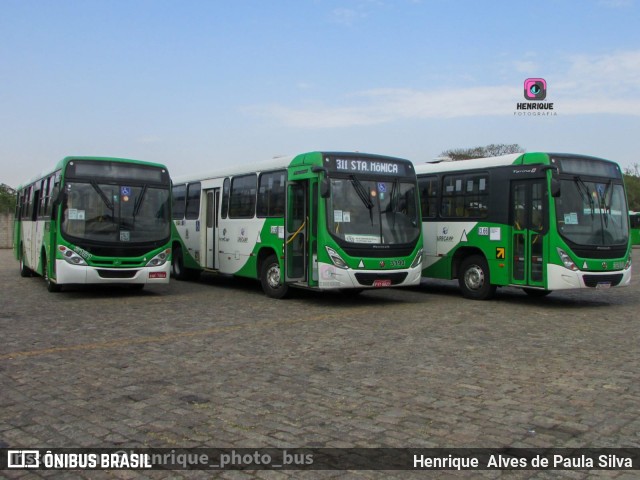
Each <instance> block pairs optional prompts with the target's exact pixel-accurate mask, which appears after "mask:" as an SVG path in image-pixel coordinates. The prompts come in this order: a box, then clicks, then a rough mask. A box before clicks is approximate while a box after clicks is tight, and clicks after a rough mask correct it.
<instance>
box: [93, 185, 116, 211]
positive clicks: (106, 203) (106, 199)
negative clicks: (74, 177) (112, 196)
mask: <svg viewBox="0 0 640 480" xmlns="http://www.w3.org/2000/svg"><path fill="white" fill-rule="evenodd" d="M89 183H91V186H92V187H93V189H94V190H95V191H96V192H98V195H100V198H101V199H102V201H103V202H104V204H105V205H106V206H107V208H108V209H109V210H111V213H113V203H111V201H110V200H109V197H107V196H106V195H105V194H104V192H103V191H102V189H101V188H100V185H98V182H96V181H95V180H91V181H90V182H89Z"/></svg>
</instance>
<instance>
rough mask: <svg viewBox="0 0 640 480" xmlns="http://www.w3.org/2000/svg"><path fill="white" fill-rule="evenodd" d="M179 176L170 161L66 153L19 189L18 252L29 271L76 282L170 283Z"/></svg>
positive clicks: (55, 282) (53, 280)
mask: <svg viewBox="0 0 640 480" xmlns="http://www.w3.org/2000/svg"><path fill="white" fill-rule="evenodd" d="M170 240H171V179H170V177H169V173H168V171H167V169H166V168H165V167H164V166H163V165H159V164H155V163H148V162H141V161H138V160H129V159H121V158H104V157H66V158H64V159H63V160H61V161H60V162H59V163H58V164H57V165H56V166H55V168H53V169H52V170H51V171H49V172H47V173H44V174H42V175H39V176H37V177H36V178H34V179H32V180H31V181H29V182H27V183H25V184H24V185H21V186H20V187H18V189H17V201H16V212H15V228H14V253H15V257H16V259H17V260H19V261H20V272H21V274H22V276H31V275H32V274H34V273H35V274H37V275H40V276H42V277H44V278H45V280H46V281H47V287H48V289H49V290H50V291H57V290H59V289H60V287H61V286H62V285H71V284H128V285H133V286H136V287H137V288H142V287H144V285H146V284H157V283H167V282H168V281H169V272H170V263H171V250H170V247H171V242H170Z"/></svg>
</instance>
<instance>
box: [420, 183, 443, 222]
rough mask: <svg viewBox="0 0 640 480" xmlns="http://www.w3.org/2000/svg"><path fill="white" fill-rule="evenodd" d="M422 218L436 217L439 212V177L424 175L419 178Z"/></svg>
mask: <svg viewBox="0 0 640 480" xmlns="http://www.w3.org/2000/svg"><path fill="white" fill-rule="evenodd" d="M418 189H419V190H420V207H421V208H422V218H435V216H436V214H437V200H438V177H436V176H433V177H423V178H420V179H419V180H418Z"/></svg>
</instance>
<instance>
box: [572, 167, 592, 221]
mask: <svg viewBox="0 0 640 480" xmlns="http://www.w3.org/2000/svg"><path fill="white" fill-rule="evenodd" d="M573 180H574V182H576V185H577V186H578V192H579V193H580V197H582V200H583V201H584V200H585V193H586V200H587V201H588V202H589V207H591V218H593V214H594V210H595V207H594V205H593V198H591V192H589V187H587V185H586V184H585V183H584V182H583V181H582V179H581V178H580V177H579V176H577V175H576V176H575V177H573Z"/></svg>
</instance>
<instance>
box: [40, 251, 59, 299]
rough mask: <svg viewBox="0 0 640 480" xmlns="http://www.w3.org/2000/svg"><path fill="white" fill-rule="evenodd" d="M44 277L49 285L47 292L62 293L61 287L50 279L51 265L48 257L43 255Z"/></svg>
mask: <svg viewBox="0 0 640 480" xmlns="http://www.w3.org/2000/svg"><path fill="white" fill-rule="evenodd" d="M42 276H43V277H44V281H45V283H46V284H47V290H49V291H50V292H51V293H57V292H59V291H60V285H58V284H57V283H56V282H54V281H53V280H51V278H50V277H49V265H48V264H47V256H46V255H45V254H42Z"/></svg>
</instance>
